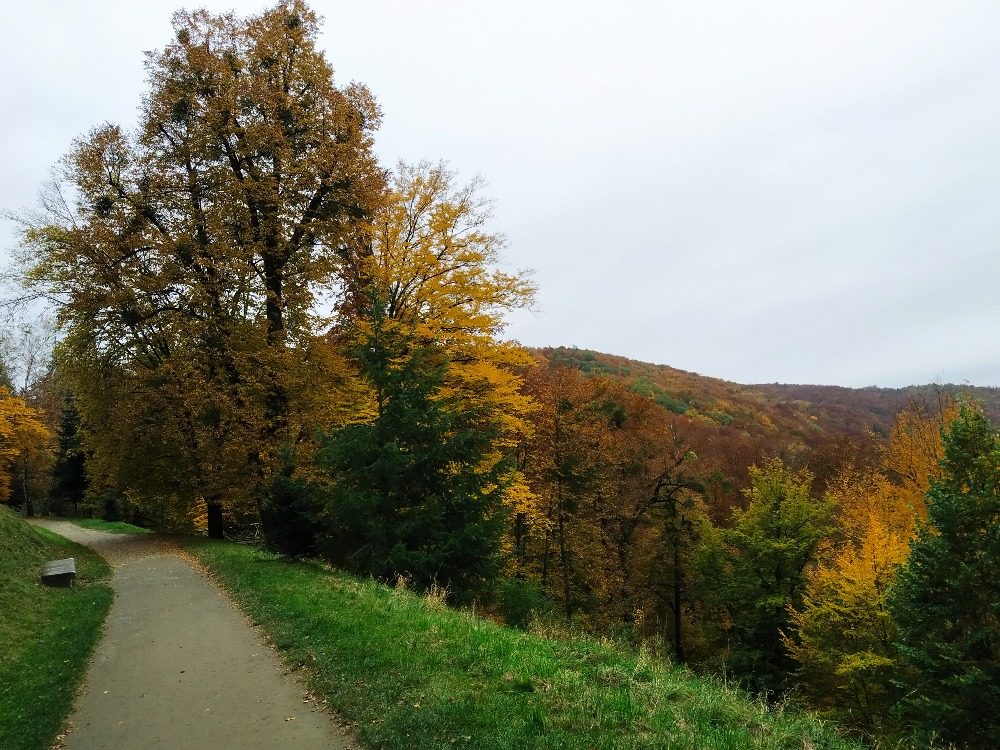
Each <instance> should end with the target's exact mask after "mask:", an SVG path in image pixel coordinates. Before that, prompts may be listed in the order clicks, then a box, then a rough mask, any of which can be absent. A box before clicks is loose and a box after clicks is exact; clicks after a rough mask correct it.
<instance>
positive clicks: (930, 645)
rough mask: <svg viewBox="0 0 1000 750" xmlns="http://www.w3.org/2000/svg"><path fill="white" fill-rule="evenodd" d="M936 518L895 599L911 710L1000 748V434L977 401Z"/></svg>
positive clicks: (959, 740)
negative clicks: (999, 573)
mask: <svg viewBox="0 0 1000 750" xmlns="http://www.w3.org/2000/svg"><path fill="white" fill-rule="evenodd" d="M941 469H942V473H941V477H940V478H938V479H935V480H933V481H932V482H931V487H930V490H929V492H928V494H927V521H926V522H925V523H922V524H921V525H920V527H919V531H918V533H917V537H916V539H914V540H913V542H912V543H911V545H910V555H909V558H908V560H907V563H906V565H905V566H904V567H902V568H901V569H900V572H899V576H898V579H897V583H896V585H895V587H894V589H893V590H892V592H891V593H890V596H889V599H888V606H889V612H890V614H891V615H892V618H893V620H894V622H895V624H896V627H897V632H898V647H899V651H900V654H901V657H902V660H903V663H904V667H905V671H904V674H903V678H902V680H901V683H902V687H903V688H904V689H905V690H906V695H907V698H906V699H905V702H904V704H905V705H904V713H905V715H906V716H907V718H908V719H909V720H910V721H911V722H912V723H913V725H914V726H915V727H917V728H919V729H922V730H923V731H925V732H927V733H928V734H938V735H940V736H941V737H942V738H943V739H944V740H946V741H948V742H952V743H955V744H956V745H958V746H962V747H970V748H973V747H975V748H980V747H998V746H1000V579H998V578H997V570H998V568H1000V439H998V436H997V434H996V433H995V432H993V429H992V427H991V425H990V423H989V419H988V418H987V416H986V415H985V413H984V412H983V411H982V409H981V408H978V407H976V406H974V405H969V404H965V405H963V406H962V408H961V411H960V413H959V416H958V418H957V419H956V420H955V421H954V422H952V424H951V425H950V427H949V428H948V430H947V433H946V435H945V438H944V459H943V460H942V462H941Z"/></svg>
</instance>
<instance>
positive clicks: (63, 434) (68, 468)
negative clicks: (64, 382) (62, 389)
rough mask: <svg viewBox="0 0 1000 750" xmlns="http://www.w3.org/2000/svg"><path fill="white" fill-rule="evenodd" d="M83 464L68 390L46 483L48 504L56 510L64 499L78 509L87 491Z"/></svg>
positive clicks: (76, 414)
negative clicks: (49, 476)
mask: <svg viewBox="0 0 1000 750" xmlns="http://www.w3.org/2000/svg"><path fill="white" fill-rule="evenodd" d="M86 464H87V456H86V453H85V451H84V450H83V446H82V445H81V444H80V413H79V412H78V411H77V409H76V405H75V404H74V403H73V397H72V395H71V394H67V395H66V398H65V400H64V402H63V410H62V415H61V416H60V418H59V443H58V446H57V448H56V462H55V465H54V466H53V467H52V484H51V485H50V487H49V502H50V508H51V509H52V510H54V511H55V512H56V513H61V512H63V511H64V510H65V506H66V504H67V503H72V504H73V510H74V512H77V511H78V509H79V505H80V503H81V502H83V496H84V494H85V493H86V491H87V484H88V482H87V470H86Z"/></svg>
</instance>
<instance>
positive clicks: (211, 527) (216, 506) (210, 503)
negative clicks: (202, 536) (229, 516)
mask: <svg viewBox="0 0 1000 750" xmlns="http://www.w3.org/2000/svg"><path fill="white" fill-rule="evenodd" d="M205 506H206V508H207V509H208V536H209V538H210V539H224V538H225V535H224V534H223V530H222V503H220V502H219V501H218V500H206V501H205Z"/></svg>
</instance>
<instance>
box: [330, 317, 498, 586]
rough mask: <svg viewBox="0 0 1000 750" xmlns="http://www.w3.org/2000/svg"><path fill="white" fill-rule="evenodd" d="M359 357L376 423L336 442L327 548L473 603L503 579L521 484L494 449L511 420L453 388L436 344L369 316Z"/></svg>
mask: <svg viewBox="0 0 1000 750" xmlns="http://www.w3.org/2000/svg"><path fill="white" fill-rule="evenodd" d="M365 317H366V318H367V319H368V323H369V325H368V327H367V330H366V331H362V332H361V333H360V334H359V336H358V338H359V346H358V347H357V352H356V356H357V357H358V360H359V362H360V364H361V368H362V376H363V378H364V379H365V380H366V381H367V382H368V384H369V385H370V386H371V389H372V392H373V396H374V403H373V407H374V414H373V416H372V418H371V419H370V420H368V421H365V422H363V423H360V424H354V425H348V426H346V427H343V428H341V429H340V430H338V431H336V432H334V433H333V434H332V435H330V436H329V437H328V439H327V441H326V446H325V448H324V449H323V450H322V451H321V452H320V457H319V461H320V464H321V465H323V466H325V467H326V468H327V469H328V471H329V472H330V475H331V477H332V479H333V484H332V486H331V489H330V515H331V528H330V531H329V536H328V544H327V547H326V552H327V556H328V557H330V558H331V559H332V560H333V561H334V562H336V563H338V564H340V565H342V566H344V567H345V568H348V569H350V570H353V571H355V572H357V573H360V574H366V575H373V576H375V577H376V578H379V579H381V580H383V581H387V582H392V581H394V580H396V579H397V577H399V576H402V577H404V578H406V579H408V580H409V581H410V583H411V584H412V585H414V586H415V587H417V588H419V589H425V588H428V587H430V586H431V585H433V584H435V583H437V584H438V585H440V586H444V587H447V588H448V590H449V591H450V593H451V595H452V596H453V597H454V598H456V599H458V600H462V599H465V598H467V597H468V596H469V595H470V594H472V593H474V592H475V591H477V590H480V589H481V588H482V587H483V585H484V584H485V583H486V582H487V581H488V580H489V579H491V578H492V577H493V576H494V575H495V574H496V571H497V560H498V549H499V540H500V534H501V532H502V528H503V515H502V493H503V491H504V489H505V485H506V482H507V481H509V480H507V479H505V477H508V476H510V472H509V470H508V466H507V462H506V460H499V461H497V460H495V459H491V460H485V459H486V457H487V456H488V455H489V454H490V453H491V452H492V451H493V448H492V446H493V442H494V440H495V438H496V435H497V431H498V429H499V426H498V425H497V424H496V421H497V418H498V417H499V415H493V414H490V413H488V412H487V413H484V409H483V408H482V407H476V406H474V405H469V404H468V402H466V401H463V400H462V398H461V394H459V393H456V392H454V391H451V390H449V389H446V388H442V383H443V381H444V379H445V374H446V372H447V368H448V360H447V358H446V357H444V356H443V354H442V349H441V347H439V346H438V345H436V344H434V343H433V342H420V341H417V340H416V339H415V338H414V337H413V336H412V330H410V329H407V327H406V326H405V325H398V324H395V323H393V322H392V321H390V320H389V319H388V318H386V316H385V311H384V308H383V307H382V306H381V305H378V304H376V305H374V306H373V307H372V308H371V309H369V310H367V311H366V315H365Z"/></svg>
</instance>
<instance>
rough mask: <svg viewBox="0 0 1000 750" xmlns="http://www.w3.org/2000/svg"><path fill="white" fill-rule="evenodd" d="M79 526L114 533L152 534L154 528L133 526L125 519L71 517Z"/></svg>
mask: <svg viewBox="0 0 1000 750" xmlns="http://www.w3.org/2000/svg"><path fill="white" fill-rule="evenodd" d="M69 520H70V521H72V522H73V523H74V524H76V525H77V526H82V527H83V528H85V529H94V530H95V531H110V532H112V533H114V534H152V533H153V530H152V529H144V528H143V527H142V526H133V525H132V524H130V523H125V522H124V521H102V520H101V519H100V518H71V519H69Z"/></svg>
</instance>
